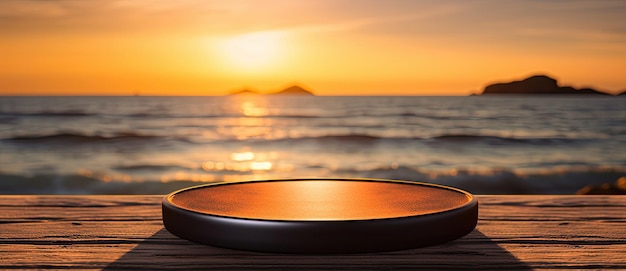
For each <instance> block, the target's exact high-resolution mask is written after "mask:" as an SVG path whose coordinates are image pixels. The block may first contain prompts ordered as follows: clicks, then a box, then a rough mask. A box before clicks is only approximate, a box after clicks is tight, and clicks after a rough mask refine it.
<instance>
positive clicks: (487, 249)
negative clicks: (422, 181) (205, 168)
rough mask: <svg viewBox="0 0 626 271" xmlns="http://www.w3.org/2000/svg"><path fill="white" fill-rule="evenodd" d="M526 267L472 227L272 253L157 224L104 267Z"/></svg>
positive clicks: (527, 267)
mask: <svg viewBox="0 0 626 271" xmlns="http://www.w3.org/2000/svg"><path fill="white" fill-rule="evenodd" d="M420 268H423V269H437V270H441V269H479V270H482V269H496V270H510V269H530V267H529V266H527V265H526V264H525V263H523V262H521V261H520V260H518V259H517V258H515V257H514V256H513V255H512V254H510V253H509V252H508V251H506V250H505V249H503V248H501V247H500V246H498V245H497V244H496V242H494V241H492V240H491V239H489V238H488V237H486V236H485V235H484V234H482V233H481V232H480V231H478V230H474V231H473V232H471V233H470V234H468V235H467V236H465V237H463V238H461V239H459V240H456V241H453V242H450V243H447V244H442V245H437V246H431V247H424V248H418V249H411V250H403V251H394V252H384V253H369V254H346V255H300V254H273V253H258V252H248V251H239V250H231V249H225V248H218V247H212V246H206V245H201V244H196V243H193V242H189V241H186V240H183V239H179V238H178V237H176V236H174V235H172V234H170V233H169V232H168V231H167V230H166V229H164V228H162V229H161V230H159V231H158V232H156V233H155V234H153V235H152V236H150V237H149V238H147V239H145V240H143V241H141V242H139V244H138V245H137V246H136V247H135V248H133V249H132V250H131V251H129V252H127V253H126V254H124V255H123V256H121V257H120V258H119V259H117V260H116V261H115V262H113V263H111V264H109V265H108V266H107V267H105V268H104V270H118V269H147V270H152V269H184V270H195V269H218V270H241V269H266V270H274V269H299V270H301V269H311V270H324V269H327V270H337V269H353V270H368V269H369V270H371V269H420Z"/></svg>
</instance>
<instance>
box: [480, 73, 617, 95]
mask: <svg viewBox="0 0 626 271" xmlns="http://www.w3.org/2000/svg"><path fill="white" fill-rule="evenodd" d="M490 94H518V95H519V94H554V95H560V94H584V95H588V94H595V95H611V94H609V93H605V92H601V91H598V90H595V89H592V88H581V89H576V88H574V87H571V86H559V84H558V83H557V80H556V79H554V78H551V77H549V76H546V75H535V76H531V77H528V78H526V79H524V80H521V81H513V82H508V83H496V84H491V85H488V86H487V87H485V90H484V91H483V92H482V94H481V95H490Z"/></svg>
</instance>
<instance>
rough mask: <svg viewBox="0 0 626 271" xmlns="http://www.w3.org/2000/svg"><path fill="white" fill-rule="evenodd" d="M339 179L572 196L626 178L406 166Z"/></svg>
mask: <svg viewBox="0 0 626 271" xmlns="http://www.w3.org/2000/svg"><path fill="white" fill-rule="evenodd" d="M337 174H339V175H342V176H359V177H365V178H382V179H399V180H410V181H419V182H428V183H437V184H442V185H449V186H453V187H457V188H461V189H464V190H467V191H469V192H471V193H474V194H575V193H576V192H577V191H578V190H580V189H582V188H583V187H585V186H587V185H601V184H604V183H612V182H615V180H617V179H619V178H620V177H623V176H626V167H619V166H615V167H593V166H585V167H569V168H553V169H548V170H543V171H539V172H526V173H524V172H518V171H516V170H511V169H492V170H483V171H473V170H465V169H451V170H447V171H428V170H422V169H418V168H412V167H407V166H396V167H380V168H374V169H365V170H359V169H341V170H338V171H337Z"/></svg>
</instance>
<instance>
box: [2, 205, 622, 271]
mask: <svg viewBox="0 0 626 271" xmlns="http://www.w3.org/2000/svg"><path fill="white" fill-rule="evenodd" d="M478 198H479V202H480V216H479V223H478V226H477V227H476V230H474V231H473V232H472V233H470V234H469V235H467V236H465V237H463V238H461V239H459V240H456V241H454V242H450V243H447V244H443V245H438V246H432V247H426V248H420V249H413V250H405V251H396V252H387V253H376V254H352V255H330V256H328V255H285V254H269V253H254V252H246V251H236V250H229V249H223V248H217V247H210V246H204V245H199V244H195V243H192V242H189V241H185V240H182V239H179V238H177V237H175V236H173V235H171V234H170V233H169V232H167V230H165V229H164V228H163V224H162V223H161V209H160V202H161V199H162V196H0V269H42V268H54V269H105V270H116V269H148V270H152V269H184V270H191V269H216V270H242V269H256V270H259V269H266V270H274V269H309V270H323V269H328V270H337V269H352V270H369V269H392V270H393V269H412V270H413V269H420V268H423V269H496V270H511V269H626V256H625V254H624V253H625V252H626V196H479V197H478Z"/></svg>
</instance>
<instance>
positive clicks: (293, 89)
mask: <svg viewBox="0 0 626 271" xmlns="http://www.w3.org/2000/svg"><path fill="white" fill-rule="evenodd" d="M229 95H272V96H315V94H313V92H311V91H309V90H306V89H304V88H302V87H300V86H298V85H293V86H290V87H288V88H285V89H282V90H279V91H276V92H272V93H268V94H262V93H260V92H257V91H253V90H249V89H243V90H240V91H237V92H233V93H231V94H229Z"/></svg>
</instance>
